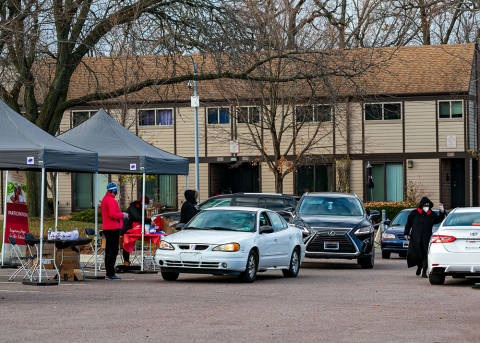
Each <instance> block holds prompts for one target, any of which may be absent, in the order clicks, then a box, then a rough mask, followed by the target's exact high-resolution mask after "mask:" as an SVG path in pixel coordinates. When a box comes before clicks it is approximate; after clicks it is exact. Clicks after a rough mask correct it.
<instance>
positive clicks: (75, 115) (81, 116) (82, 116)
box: [72, 111, 97, 128]
mask: <svg viewBox="0 0 480 343" xmlns="http://www.w3.org/2000/svg"><path fill="white" fill-rule="evenodd" d="M95 113H97V112H96V111H72V128H74V127H75V126H77V125H80V124H81V123H83V122H84V121H85V120H87V119H88V118H90V117H91V116H93V115H94V114H95Z"/></svg>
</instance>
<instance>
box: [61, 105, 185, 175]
mask: <svg viewBox="0 0 480 343" xmlns="http://www.w3.org/2000/svg"><path fill="white" fill-rule="evenodd" d="M57 138H58V139H60V140H62V141H64V142H66V143H69V144H72V145H74V146H76V147H79V148H82V149H86V150H90V151H95V152H97V153H98V171H99V172H101V173H121V174H143V173H146V174H149V175H155V174H160V175H188V159H186V158H183V157H180V156H177V155H174V154H170V153H168V152H166V151H163V150H160V149H158V148H156V147H154V146H152V145H150V144H148V143H147V142H145V141H144V140H142V139H141V138H139V137H137V136H135V135H134V134H133V133H132V132H130V131H129V130H127V129H126V128H125V127H123V126H122V125H120V124H119V123H118V122H117V121H116V120H115V119H113V118H112V117H110V116H109V115H108V114H107V112H105V111H104V110H103V109H100V110H99V111H98V112H97V113H96V114H95V115H93V116H92V117H91V118H89V119H87V120H86V121H84V122H83V123H81V124H80V125H78V126H76V127H74V128H73V129H71V130H68V131H66V132H65V133H63V134H61V135H59V136H58V137H57Z"/></svg>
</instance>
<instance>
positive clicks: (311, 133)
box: [296, 122, 333, 155]
mask: <svg viewBox="0 0 480 343" xmlns="http://www.w3.org/2000/svg"><path fill="white" fill-rule="evenodd" d="M317 127H318V123H312V124H304V125H303V127H302V128H301V129H300V132H299V133H298V136H297V140H296V144H297V151H302V149H303V148H305V146H306V145H307V144H308V143H309V142H311V141H312V139H314V140H315V141H317V142H316V143H315V144H314V145H313V146H312V147H310V149H309V150H308V151H307V152H306V154H307V155H311V154H333V124H332V123H331V122H327V123H321V124H320V129H319V131H318V133H317V135H316V136H315V131H316V130H317Z"/></svg>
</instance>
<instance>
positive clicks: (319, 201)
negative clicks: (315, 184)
mask: <svg viewBox="0 0 480 343" xmlns="http://www.w3.org/2000/svg"><path fill="white" fill-rule="evenodd" d="M298 213H299V214H300V215H309V214H310V215H321V216H362V215H363V214H364V211H363V207H362V204H361V203H360V201H358V199H356V198H343V197H328V196H324V197H305V198H304V199H303V200H302V203H301V204H300V209H299V210H298Z"/></svg>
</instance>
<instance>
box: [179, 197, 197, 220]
mask: <svg viewBox="0 0 480 343" xmlns="http://www.w3.org/2000/svg"><path fill="white" fill-rule="evenodd" d="M197 194H198V193H197V191H192V190H186V191H185V202H184V203H183V205H182V209H181V210H180V223H184V224H186V223H188V222H189V221H190V219H192V218H193V217H195V215H196V214H197V209H196V208H195V205H196V204H197Z"/></svg>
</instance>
